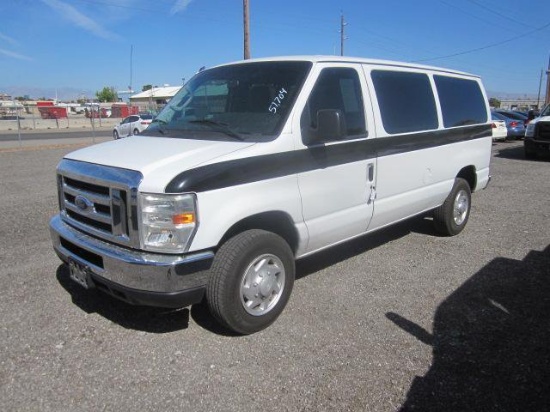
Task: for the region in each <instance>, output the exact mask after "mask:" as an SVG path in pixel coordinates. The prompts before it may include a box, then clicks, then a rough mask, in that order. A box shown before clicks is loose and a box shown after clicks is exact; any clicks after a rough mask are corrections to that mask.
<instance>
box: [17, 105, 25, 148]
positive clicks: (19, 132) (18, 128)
mask: <svg viewBox="0 0 550 412" xmlns="http://www.w3.org/2000/svg"><path fill="white" fill-rule="evenodd" d="M15 113H16V115H17V136H18V139H19V147H22V146H23V143H22V142H21V123H20V122H19V110H17V107H16V108H15Z"/></svg>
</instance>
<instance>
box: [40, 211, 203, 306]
mask: <svg viewBox="0 0 550 412" xmlns="http://www.w3.org/2000/svg"><path fill="white" fill-rule="evenodd" d="M50 234H51V237H52V241H53V247H54V250H55V252H56V253H57V255H58V256H59V258H60V259H61V260H63V261H64V262H66V263H67V262H68V261H69V260H70V259H72V260H74V261H76V262H78V263H79V264H81V265H83V266H85V267H87V268H88V269H89V271H90V272H91V275H92V278H93V279H95V280H96V281H99V282H100V283H101V282H102V281H105V284H107V285H109V289H111V287H113V289H115V290H116V289H119V290H123V291H127V292H128V291H129V292H130V295H131V294H132V292H136V293H134V294H137V295H139V296H143V295H147V294H151V295H152V296H153V298H152V301H153V303H151V302H150V301H151V299H145V300H144V299H141V301H140V299H124V300H128V301H130V302H131V303H143V304H151V305H156V304H155V303H154V300H155V299H156V298H159V299H160V300H162V296H163V295H167V296H168V295H169V296H172V297H173V296H175V295H183V294H185V292H186V291H195V292H197V291H201V292H203V291H204V288H205V286H206V283H207V281H208V276H209V269H210V266H211V264H212V260H213V258H214V252H212V251H206V252H201V253H194V254H188V255H185V256H179V255H161V254H154V253H146V252H141V251H137V250H133V249H127V248H123V247H121V246H117V245H115V244H112V243H108V242H105V241H103V240H100V239H97V238H95V237H92V236H90V235H87V234H85V233H83V232H81V231H79V230H77V229H75V228H73V227H72V226H70V225H68V224H67V223H65V222H64V221H63V220H62V219H61V217H60V216H59V215H56V216H54V217H53V218H52V219H51V220H50ZM111 294H114V295H115V296H116V295H117V293H111ZM117 297H120V296H117ZM132 300H134V301H133V302H132ZM184 300H185V299H183V300H182V301H184ZM159 306H166V305H164V304H160V305H159ZM170 306H174V305H173V304H171V305H170Z"/></svg>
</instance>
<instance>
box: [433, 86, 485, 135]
mask: <svg viewBox="0 0 550 412" xmlns="http://www.w3.org/2000/svg"><path fill="white" fill-rule="evenodd" d="M434 81H435V85H436V88H437V93H438V94H439V101H440V103H441V111H442V114H443V125H444V126H445V127H456V126H465V125H469V124H479V123H485V122H487V108H486V105H485V99H484V97H483V93H482V92H481V88H480V87H479V83H478V82H476V81H474V80H468V79H458V78H456V77H449V76H440V75H436V76H434Z"/></svg>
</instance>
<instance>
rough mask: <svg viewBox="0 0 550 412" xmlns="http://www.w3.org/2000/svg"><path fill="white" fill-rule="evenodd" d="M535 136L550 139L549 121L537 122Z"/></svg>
mask: <svg viewBox="0 0 550 412" xmlns="http://www.w3.org/2000/svg"><path fill="white" fill-rule="evenodd" d="M535 138H536V139H537V140H550V122H538V123H537V125H536V131H535Z"/></svg>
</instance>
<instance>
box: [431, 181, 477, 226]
mask: <svg viewBox="0 0 550 412" xmlns="http://www.w3.org/2000/svg"><path fill="white" fill-rule="evenodd" d="M471 206H472V195H471V190H470V185H469V184H468V182H466V180H464V179H462V178H460V177H458V178H456V179H455V183H454V185H453V188H452V190H451V193H449V196H447V199H445V202H444V203H443V204H442V205H441V206H439V207H438V208H437V209H435V210H434V224H435V229H436V230H437V231H438V232H439V233H440V234H442V235H444V236H454V235H458V234H459V233H460V232H462V230H463V229H464V227H465V226H466V223H468V218H469V217H470V209H471Z"/></svg>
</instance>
